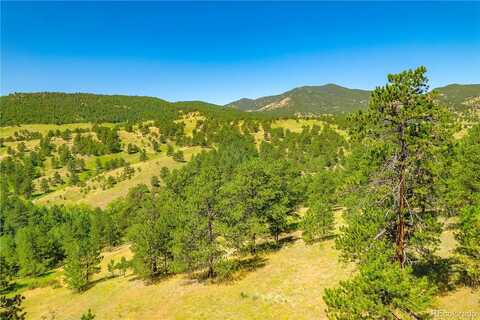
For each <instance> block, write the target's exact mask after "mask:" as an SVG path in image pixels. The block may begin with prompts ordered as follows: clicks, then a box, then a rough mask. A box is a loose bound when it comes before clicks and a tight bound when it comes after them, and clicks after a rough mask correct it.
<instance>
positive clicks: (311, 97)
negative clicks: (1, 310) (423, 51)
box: [226, 84, 480, 115]
mask: <svg viewBox="0 0 480 320" xmlns="http://www.w3.org/2000/svg"><path fill="white" fill-rule="evenodd" d="M435 90H436V91H437V92H438V97H439V101H441V102H442V103H445V104H447V105H448V106H450V107H452V108H454V109H456V110H460V111H462V110H465V109H467V108H480V85H479V84H471V85H460V84H452V85H448V86H445V87H440V88H437V89H435ZM369 98H370V91H368V90H359V89H349V88H345V87H341V86H338V85H335V84H327V85H323V86H304V87H299V88H295V89H293V90H290V91H287V92H285V93H282V94H279V95H274V96H267V97H261V98H258V99H246V98H243V99H240V100H237V101H234V102H231V103H229V104H227V105H226V107H231V108H235V109H239V110H243V111H248V112H270V113H278V114H302V115H310V114H339V113H348V112H351V111H356V110H360V109H364V108H366V107H367V106H368V100H369Z"/></svg>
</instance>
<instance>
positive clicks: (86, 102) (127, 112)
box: [0, 92, 238, 126]
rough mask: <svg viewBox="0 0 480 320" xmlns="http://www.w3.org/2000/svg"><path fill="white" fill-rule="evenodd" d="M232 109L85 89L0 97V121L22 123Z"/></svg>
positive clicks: (123, 118)
mask: <svg viewBox="0 0 480 320" xmlns="http://www.w3.org/2000/svg"><path fill="white" fill-rule="evenodd" d="M180 111H181V112H185V113H188V112H194V111H202V112H203V113H205V114H209V113H211V112H214V113H215V115H216V116H217V117H222V116H227V117H228V116H230V117H234V116H235V114H236V113H238V112H235V111H232V110H225V109H224V108H220V107H218V106H216V105H213V104H209V103H205V102H201V101H185V102H174V103H172V102H168V101H165V100H162V99H159V98H152V97H140V96H122V95H98V94H88V93H56V92H40V93H15V94H10V95H8V96H2V97H0V125H2V126H6V125H15V124H25V123H50V124H63V123H79V122H93V123H101V122H125V121H131V122H135V121H145V120H161V119H170V120H171V119H175V118H177V116H178V113H179V112H180Z"/></svg>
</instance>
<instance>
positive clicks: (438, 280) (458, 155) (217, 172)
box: [0, 67, 480, 320]
mask: <svg viewBox="0 0 480 320" xmlns="http://www.w3.org/2000/svg"><path fill="white" fill-rule="evenodd" d="M425 74H426V69H425V68H424V67H420V68H418V69H415V70H407V71H404V72H402V73H400V74H393V75H389V76H388V81H387V83H386V84H385V85H384V86H379V87H378V88H377V89H375V90H374V91H373V92H372V93H371V98H370V100H369V104H368V108H365V109H364V110H360V111H357V112H353V113H350V114H349V115H348V117H338V116H323V117H315V118H313V119H310V118H309V119H305V118H301V117H300V118H299V117H292V118H290V119H285V118H281V119H280V118H278V117H274V116H273V115H271V114H267V115H265V116H262V113H260V112H258V113H257V112H255V113H253V112H252V113H245V112H241V111H237V110H224V109H220V108H219V107H217V106H210V105H205V104H203V103H198V105H197V104H193V106H190V103H176V104H170V103H168V102H165V101H162V100H159V99H153V98H142V97H118V96H97V95H83V94H73V95H63V94H46V95H45V96H44V97H42V94H31V95H25V96H24V98H25V97H26V98H25V100H22V99H23V98H22V97H21V94H18V95H13V96H8V97H3V98H2V99H6V100H7V102H8V104H7V109H6V110H9V111H8V112H9V113H8V115H9V118H8V120H7V121H6V122H4V124H10V123H20V122H24V123H32V122H35V121H37V122H40V123H44V124H28V125H21V126H7V127H2V128H0V133H1V140H0V173H1V175H0V187H1V199H2V201H1V204H0V205H1V207H0V209H1V210H0V245H1V248H2V250H0V270H1V272H0V276H1V277H0V290H1V293H2V295H3V296H2V300H1V305H0V307H1V308H0V315H1V317H2V319H3V318H4V317H5V318H6V317H7V315H8V316H11V315H12V314H15V315H20V314H22V313H23V312H26V315H25V316H26V318H27V319H93V317H96V318H95V319H228V318H232V317H233V318H240V319H253V318H260V319H282V318H288V319H327V318H328V319H332V320H351V319H388V320H397V319H403V320H413V319H430V318H432V317H433V316H434V314H435V311H438V310H447V311H471V312H474V313H472V314H476V313H475V312H477V313H478V312H480V301H479V299H478V288H479V286H480V247H479V245H480V197H479V195H480V178H479V175H478V172H480V125H479V124H478V123H479V122H478V118H475V120H472V121H471V122H468V123H467V122H464V121H463V120H462V119H461V118H458V114H456V113H453V112H451V110H449V109H448V108H447V107H446V106H445V105H443V104H439V103H438V98H437V97H436V96H435V94H433V93H431V92H430V91H429V90H428V79H427V78H426V76H425ZM324 89H325V88H324ZM330 89H332V90H333V91H334V92H336V90H337V89H338V88H330ZM330 89H328V90H330ZM322 90H323V89H322ZM338 90H343V89H338ZM363 94H364V93H359V96H358V97H356V98H355V99H357V98H358V99H360V96H362V97H363ZM332 99H333V98H332ZM2 101H3V100H2ZM15 101H17V102H16V103H15ZM22 101H23V102H22ZM25 101H31V102H28V103H27V102H25ZM54 101H56V102H55V103H54ZM29 103H32V106H37V107H38V108H39V110H44V112H45V113H49V116H51V114H53V113H52V112H53V110H54V109H55V110H56V108H57V107H65V108H66V110H67V111H66V113H65V115H64V116H60V115H58V117H57V113H56V111H55V113H54V114H55V117H54V118H51V117H50V118H49V116H45V115H42V116H41V115H38V116H39V117H40V118H39V119H41V120H38V119H36V118H35V117H36V116H37V113H38V112H39V111H35V112H31V108H27V105H29ZM82 106H83V107H84V109H83V111H81V110H78V109H75V108H74V107H82ZM152 106H153V107H152ZM2 108H3V106H2ZM42 108H43V109H42ZM2 110H3V109H2ZM115 110H120V112H116V113H115V112H114V111H115ZM121 110H123V111H121ZM2 112H3V111H2ZM110 112H113V113H112V114H110ZM473 116H474V115H472V117H473ZM100 119H101V120H102V121H100ZM64 122H72V123H69V124H63V125H59V124H57V123H64ZM45 123H48V124H45ZM232 315H235V316H232ZM7 319H8V318H7ZM14 319H15V318H14Z"/></svg>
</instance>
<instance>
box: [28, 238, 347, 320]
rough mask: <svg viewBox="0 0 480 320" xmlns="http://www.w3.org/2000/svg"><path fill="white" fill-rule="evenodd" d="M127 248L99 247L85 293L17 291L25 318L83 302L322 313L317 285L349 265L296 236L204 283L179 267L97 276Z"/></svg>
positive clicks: (143, 310) (301, 315)
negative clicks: (149, 277)
mask: <svg viewBox="0 0 480 320" xmlns="http://www.w3.org/2000/svg"><path fill="white" fill-rule="evenodd" d="M129 254H130V253H129V250H128V248H127V247H122V248H120V249H118V250H117V251H114V252H113V253H110V254H107V255H105V260H104V263H103V264H102V274H100V275H99V278H98V279H99V280H98V281H97V282H96V283H95V284H94V286H93V287H92V288H91V289H89V290H88V291H86V292H85V293H82V294H75V293H72V292H71V291H70V290H69V289H66V288H57V289H53V288H50V287H49V288H39V289H34V290H30V291H27V292H25V293H24V294H25V296H26V298H27V300H26V302H25V307H26V310H27V312H28V314H29V319H39V318H40V317H41V316H48V315H49V314H51V313H55V314H56V315H57V318H56V319H76V318H79V317H80V315H81V314H82V313H83V312H85V311H86V310H87V309H88V308H91V309H92V310H93V311H94V312H95V313H96V314H97V317H98V318H99V319H233V318H235V319H323V318H324V309H325V304H324V302H323V300H322V294H323V289H324V288H327V287H331V286H334V285H335V284H337V283H338V281H340V280H342V279H345V278H347V277H348V276H349V274H350V272H351V270H352V269H351V268H350V267H346V266H343V265H341V264H339V262H338V260H337V258H338V253H337V252H336V250H334V249H333V242H332V241H327V242H324V243H317V244H314V245H311V246H306V245H305V244H304V243H303V241H302V240H297V241H294V242H291V243H289V244H287V245H285V246H284V248H282V249H281V250H280V251H278V252H272V253H268V254H266V255H264V256H262V257H261V261H260V262H258V266H257V268H256V269H255V270H254V271H244V273H243V274H242V275H241V276H240V279H239V280H236V281H234V282H232V283H216V284H205V283H200V282H198V281H196V280H192V279H190V278H189V277H188V276H187V275H177V276H173V277H171V278H168V279H165V280H162V281H159V282H158V283H155V284H151V285H147V284H145V283H144V282H143V281H141V280H138V279H136V278H135V276H133V275H131V274H128V275H127V276H126V277H125V278H124V277H122V276H118V277H115V278H113V279H108V280H104V279H105V278H104V277H105V276H106V275H107V272H106V264H107V262H106V261H109V259H112V258H114V259H119V258H120V257H121V256H122V255H124V256H127V257H128V255H129ZM339 270H342V272H338V271H339ZM47 319H48V318H47Z"/></svg>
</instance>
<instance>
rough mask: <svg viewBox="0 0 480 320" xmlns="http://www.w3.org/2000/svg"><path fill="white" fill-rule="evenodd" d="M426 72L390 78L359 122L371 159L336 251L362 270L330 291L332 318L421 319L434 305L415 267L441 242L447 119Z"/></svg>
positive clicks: (361, 140) (360, 139)
mask: <svg viewBox="0 0 480 320" xmlns="http://www.w3.org/2000/svg"><path fill="white" fill-rule="evenodd" d="M425 72H426V69H425V68H424V67H420V68H418V69H416V70H408V71H405V72H402V73H400V74H397V75H389V76H388V80H389V84H387V85H386V86H385V87H379V88H377V89H375V90H374V91H373V93H372V98H371V100H370V106H369V111H368V112H367V113H365V114H364V113H361V112H360V113H359V114H358V115H357V116H356V117H355V118H354V121H355V122H356V125H357V126H356V127H355V130H354V131H353V137H354V139H355V142H356V143H361V144H363V145H364V147H365V149H364V151H365V150H366V151H367V152H364V153H363V154H364V157H366V158H371V159H370V161H369V162H368V164H367V168H368V169H367V170H365V168H361V169H360V170H359V173H361V174H362V175H363V174H365V178H366V179H365V181H366V184H365V185H364V188H363V189H361V188H357V192H356V193H357V200H356V202H357V203H359V204H360V206H357V209H355V207H353V208H352V210H350V212H349V213H348V214H347V215H346V218H347V226H346V227H345V228H343V230H342V231H343V232H342V235H341V236H340V237H339V238H338V239H337V246H338V247H339V248H341V249H342V250H343V254H344V257H346V258H348V259H351V260H354V261H358V262H359V263H360V270H361V272H360V274H359V275H358V276H356V277H355V278H354V279H353V280H350V281H347V282H344V283H342V284H341V285H340V288H338V289H334V290H328V291H326V294H325V301H326V303H327V305H328V307H329V309H328V314H329V317H330V318H332V319H351V318H352V316H351V314H353V315H354V318H355V319H356V318H358V319H371V318H382V319H398V318H402V317H403V315H407V316H409V317H413V318H416V319H420V318H423V317H424V315H423V312H424V311H425V310H426V308H427V307H428V306H429V304H430V303H431V300H432V295H433V290H432V289H430V288H429V287H430V285H429V284H427V283H426V281H425V280H423V279H421V278H417V277H416V276H415V275H413V274H412V270H411V268H410V266H409V263H411V262H412V261H415V260H421V259H425V258H428V257H430V256H431V254H432V252H433V250H434V249H435V245H436V244H437V243H438V236H439V234H440V231H441V224H440V223H439V222H438V220H437V217H438V209H439V208H438V202H437V196H438V185H437V184H436V183H435V182H436V178H437V177H438V176H439V174H440V169H441V164H442V163H443V162H442V160H443V159H442V152H441V151H442V146H445V145H446V144H447V145H448V139H447V137H448V130H447V126H448V122H447V121H448V118H447V113H446V112H445V111H444V110H443V109H442V108H440V107H439V106H438V105H436V103H435V100H434V96H432V94H430V93H429V92H428V91H427V89H428V86H427V79H426V77H425ZM372 168H373V169H374V170H371V169H372ZM357 186H358V185H357ZM358 197H361V198H362V199H358ZM391 261H394V263H392V262H391ZM353 297H355V298H353ZM349 299H352V300H349Z"/></svg>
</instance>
